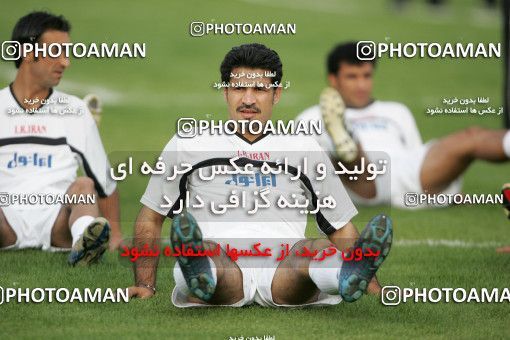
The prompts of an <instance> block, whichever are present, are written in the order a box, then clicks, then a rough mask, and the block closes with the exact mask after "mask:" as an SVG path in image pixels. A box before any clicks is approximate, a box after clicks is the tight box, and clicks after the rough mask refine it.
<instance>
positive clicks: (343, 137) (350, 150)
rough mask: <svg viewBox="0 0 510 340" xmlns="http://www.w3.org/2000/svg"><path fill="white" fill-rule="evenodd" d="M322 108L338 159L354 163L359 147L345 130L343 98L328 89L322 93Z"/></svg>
mask: <svg viewBox="0 0 510 340" xmlns="http://www.w3.org/2000/svg"><path fill="white" fill-rule="evenodd" d="M320 108H321V112H322V119H323V120H324V125H325V127H326V130H327V131H328V133H329V135H330V136H331V139H332V140H333V143H334V144H335V151H336V153H337V155H338V157H339V158H340V159H341V160H342V161H346V162H353V161H354V160H356V158H357V156H358V146H357V145H356V143H355V142H354V140H353V139H352V137H351V135H350V134H349V132H348V131H347V129H346V128H345V124H344V113H345V104H344V101H343V100H342V97H341V96H340V95H339V94H338V92H337V91H336V90H335V89H333V88H331V87H327V88H325V89H324V90H323V91H322V93H321V96H320Z"/></svg>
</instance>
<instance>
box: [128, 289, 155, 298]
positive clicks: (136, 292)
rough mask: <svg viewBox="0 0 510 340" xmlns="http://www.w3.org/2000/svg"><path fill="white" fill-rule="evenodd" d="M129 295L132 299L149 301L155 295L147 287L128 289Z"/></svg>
mask: <svg viewBox="0 0 510 340" xmlns="http://www.w3.org/2000/svg"><path fill="white" fill-rule="evenodd" d="M128 295H129V298H130V299H131V298H140V299H148V298H150V297H152V296H153V295H154V291H153V290H152V289H150V288H146V287H137V286H132V287H128Z"/></svg>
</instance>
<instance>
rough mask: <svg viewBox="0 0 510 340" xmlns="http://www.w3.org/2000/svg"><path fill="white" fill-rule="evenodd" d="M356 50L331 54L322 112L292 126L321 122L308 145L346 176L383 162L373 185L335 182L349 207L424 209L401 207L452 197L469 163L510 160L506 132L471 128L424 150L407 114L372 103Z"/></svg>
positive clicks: (365, 64)
mask: <svg viewBox="0 0 510 340" xmlns="http://www.w3.org/2000/svg"><path fill="white" fill-rule="evenodd" d="M356 45H357V44H356V42H349V43H344V44H340V45H338V46H336V47H335V48H334V49H333V50H332V51H331V52H330V53H329V55H328V57H327V72H328V82H329V85H330V86H331V87H328V88H326V89H325V90H324V91H323V92H322V94H321V97H320V105H316V106H313V107H310V108H308V109H306V110H305V111H303V112H302V113H301V114H300V115H299V116H298V117H297V118H296V120H305V121H308V120H316V121H317V120H323V122H324V125H325V128H326V129H325V130H326V131H324V132H323V133H322V134H321V135H318V134H316V135H315V136H314V137H315V138H316V140H317V141H318V142H319V144H320V145H321V146H322V147H323V148H324V149H325V150H328V151H329V154H330V157H331V159H332V160H333V163H334V164H336V163H337V162H341V164H342V165H344V167H345V169H346V170H347V171H351V170H357V169H360V168H363V162H365V161H367V162H371V163H372V162H373V163H377V162H378V161H379V160H380V159H379V158H381V157H383V158H386V159H384V160H382V162H387V163H389V164H388V168H389V173H386V174H385V175H379V176H377V177H375V180H374V177H373V176H372V175H371V174H369V173H367V172H365V173H363V174H361V175H360V176H359V178H357V177H358V176H349V174H348V173H346V174H345V175H341V178H342V181H343V183H344V185H346V187H347V189H348V191H349V195H350V197H351V198H352V199H353V200H354V201H355V202H357V203H362V204H367V205H372V204H391V205H393V206H397V207H408V206H412V207H426V205H421V206H417V205H416V204H415V203H416V202H414V201H413V202H406V196H405V195H406V193H417V194H420V193H428V194H437V193H446V194H457V193H460V191H461V185H462V183H461V175H462V173H463V172H464V171H465V170H466V169H467V168H468V167H469V165H470V164H471V163H472V162H473V161H474V160H485V161H489V162H505V161H508V160H509V158H510V132H509V131H508V130H504V129H501V130H490V129H483V128H479V127H470V128H467V129H465V130H463V131H459V132H457V133H454V134H451V135H448V136H445V137H443V138H441V139H439V140H434V141H430V142H428V143H426V144H423V142H422V139H421V136H420V132H419V131H418V129H417V127H416V123H415V120H414V117H413V115H412V113H411V112H410V111H409V109H408V108H407V107H406V106H404V105H403V104H400V103H396V102H383V101H379V100H375V99H373V97H372V87H373V73H374V69H375V60H359V59H358V57H357V53H356ZM392 86H395V85H392ZM396 86H398V85H396ZM381 152H382V153H384V154H385V156H381ZM358 166H359V167H358ZM342 170H344V169H342ZM344 172H346V171H344ZM348 177H351V179H349V178H348ZM352 178H357V180H352Z"/></svg>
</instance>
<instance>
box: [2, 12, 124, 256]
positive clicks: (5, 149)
mask: <svg viewBox="0 0 510 340" xmlns="http://www.w3.org/2000/svg"><path fill="white" fill-rule="evenodd" d="M69 31H70V24H69V22H68V21H67V20H66V19H65V18H63V17H62V16H55V15H53V14H50V13H46V12H33V13H30V14H28V15H26V16H24V17H22V18H21V19H19V20H18V22H17V24H16V26H15V27H14V30H13V33H12V39H11V40H13V41H17V42H19V43H20V44H22V45H23V44H25V43H26V44H39V46H44V45H42V44H47V45H46V46H48V45H49V44H53V43H57V44H62V43H68V42H69ZM15 65H16V68H17V69H18V72H17V74H16V78H15V79H14V82H12V83H11V84H10V85H9V86H7V87H5V88H4V89H2V90H0V105H1V108H0V110H1V112H0V192H3V193H6V194H8V195H9V196H10V197H11V199H10V202H7V204H5V205H2V207H1V208H0V248H1V249H23V248H42V249H43V250H49V251H57V250H58V251H61V250H62V251H64V250H67V251H70V254H69V257H68V262H69V264H71V265H88V264H91V263H95V262H97V261H98V260H99V259H100V257H101V256H102V254H103V253H104V251H105V249H106V248H107V247H108V241H109V239H110V238H111V239H112V242H111V243H110V245H111V246H112V247H114V246H117V245H118V244H119V243H120V241H121V239H122V236H121V232H120V225H119V196H118V192H117V190H116V185H115V182H114V181H113V180H111V179H110V177H109V176H107V174H108V170H109V168H110V165H109V162H108V159H107V156H106V153H105V150H104V148H103V145H102V143H101V139H100V136H99V132H98V130H97V126H96V123H95V122H94V119H93V118H92V116H91V114H90V112H89V110H88V109H87V106H86V104H85V103H84V102H83V101H82V100H80V99H79V98H77V97H75V96H72V95H68V94H66V93H63V92H60V91H56V90H54V89H53V87H54V86H57V85H58V84H59V82H60V80H61V78H62V75H63V73H64V71H65V70H66V68H67V67H68V66H69V59H68V58H67V57H66V56H65V55H64V54H61V55H60V56H59V57H49V56H47V57H45V56H43V55H39V56H35V55H34V52H31V53H28V54H27V55H26V56H25V57H20V58H18V59H17V60H15ZM80 165H82V167H83V170H84V173H85V174H86V177H85V176H84V177H77V170H78V169H79V167H80ZM101 214H102V215H103V216H104V217H101V216H100V215H101Z"/></svg>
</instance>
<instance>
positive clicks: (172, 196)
mask: <svg viewBox="0 0 510 340" xmlns="http://www.w3.org/2000/svg"><path fill="white" fill-rule="evenodd" d="M177 151H178V139H177V138H176V137H175V136H174V137H173V138H172V139H171V140H170V141H169V142H168V144H167V145H166V146H165V148H164V150H163V152H162V153H161V155H160V157H161V158H162V159H161V161H162V162H163V163H164V164H165V165H166V171H165V173H164V174H161V175H156V174H153V175H151V177H150V179H149V184H148V185H147V188H146V189H145V193H144V194H143V196H142V198H141V199H140V202H141V203H142V204H143V205H145V206H146V207H148V208H150V209H152V210H154V211H155V212H157V213H159V214H161V215H168V213H169V211H170V209H171V207H165V208H163V207H162V205H165V204H166V205H168V202H167V200H166V199H164V197H165V196H166V198H167V199H168V200H169V201H171V202H176V201H178V200H179V195H180V191H179V184H180V181H181V179H182V177H183V175H178V176H176V178H175V179H172V180H167V177H168V176H171V175H172V174H171V171H172V170H171V169H170V168H172V167H173V165H178V164H179V163H178V161H179V160H178V152H177Z"/></svg>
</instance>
